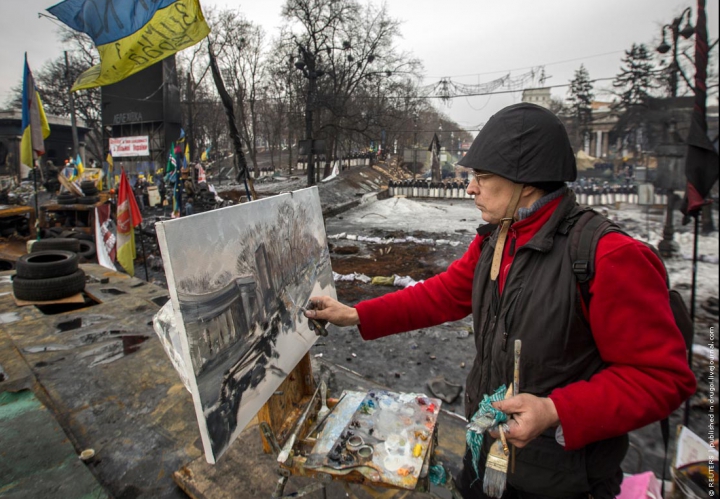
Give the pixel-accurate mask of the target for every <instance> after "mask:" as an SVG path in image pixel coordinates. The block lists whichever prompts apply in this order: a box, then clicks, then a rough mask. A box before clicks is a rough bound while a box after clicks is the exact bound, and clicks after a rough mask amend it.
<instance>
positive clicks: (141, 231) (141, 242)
mask: <svg viewBox="0 0 720 499" xmlns="http://www.w3.org/2000/svg"><path fill="white" fill-rule="evenodd" d="M140 247H141V248H142V253H143V268H144V269H145V281H146V282H150V276H149V275H148V269H147V255H146V253H145V241H144V240H143V225H142V222H140Z"/></svg>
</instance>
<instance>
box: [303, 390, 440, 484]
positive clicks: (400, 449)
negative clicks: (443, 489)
mask: <svg viewBox="0 0 720 499" xmlns="http://www.w3.org/2000/svg"><path fill="white" fill-rule="evenodd" d="M440 405H441V402H440V400H438V399H434V398H430V397H427V396H426V395H424V394H416V393H393V392H388V391H380V390H373V391H370V392H368V393H365V394H363V393H360V392H347V393H346V396H345V398H344V399H343V401H342V406H341V407H339V408H338V410H337V411H335V412H336V414H335V416H336V418H335V420H334V421H328V424H326V427H325V429H324V430H323V433H322V435H321V436H320V438H318V441H317V443H316V445H315V447H314V448H313V451H312V452H311V455H310V458H309V459H308V462H307V463H306V466H308V467H320V466H321V467H323V468H325V470H326V471H329V472H331V470H336V471H337V472H344V471H346V470H352V469H356V470H357V471H358V472H360V473H362V474H363V475H365V476H366V477H367V478H368V479H370V480H371V481H373V482H379V483H384V484H389V485H393V486H396V487H401V488H405V489H410V490H412V489H415V487H416V486H417V481H418V478H419V476H420V473H421V471H422V468H423V464H424V462H425V458H426V455H427V452H428V449H429V448H431V447H432V446H433V439H434V434H435V426H436V424H437V417H438V414H439V413H440Z"/></svg>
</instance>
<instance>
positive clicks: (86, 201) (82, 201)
mask: <svg viewBox="0 0 720 499" xmlns="http://www.w3.org/2000/svg"><path fill="white" fill-rule="evenodd" d="M98 201H100V198H99V197H98V196H85V197H81V198H78V199H77V202H78V204H95V203H97V202H98Z"/></svg>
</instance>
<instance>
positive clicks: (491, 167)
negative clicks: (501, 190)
mask: <svg viewBox="0 0 720 499" xmlns="http://www.w3.org/2000/svg"><path fill="white" fill-rule="evenodd" d="M457 164H458V165H460V166H464V167H467V168H474V169H476V170H483V171H486V172H490V173H495V174H496V175H500V176H501V177H504V178H506V179H508V180H510V181H512V182H515V183H517V184H535V183H543V182H571V181H573V180H575V179H576V178H577V167H576V165H575V154H574V153H573V150H572V147H571V146H570V139H568V135H567V132H566V131H565V127H564V126H563V124H562V122H561V121H560V120H559V119H558V117H557V116H555V114H553V113H552V111H549V110H547V109H545V108H544V107H540V106H537V105H535V104H529V103H526V102H522V103H520V104H514V105H512V106H508V107H506V108H504V109H502V110H500V111H498V112H497V113H496V114H494V115H493V116H492V117H491V118H490V120H489V121H488V122H487V123H486V124H485V126H484V127H483V129H482V130H480V133H479V134H478V136H477V137H476V138H475V140H474V141H473V143H472V146H470V150H469V151H468V153H467V154H466V155H465V156H464V157H463V158H462V159H461V160H460V161H458V163H457Z"/></svg>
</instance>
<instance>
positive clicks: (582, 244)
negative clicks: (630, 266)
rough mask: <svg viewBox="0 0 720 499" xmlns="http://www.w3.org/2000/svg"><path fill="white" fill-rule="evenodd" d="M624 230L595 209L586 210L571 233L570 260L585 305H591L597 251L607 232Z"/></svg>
mask: <svg viewBox="0 0 720 499" xmlns="http://www.w3.org/2000/svg"><path fill="white" fill-rule="evenodd" d="M611 232H620V233H623V234H624V232H623V231H622V230H621V229H620V227H618V226H617V225H616V224H615V223H614V222H612V221H610V220H608V219H607V218H605V217H603V216H602V215H600V214H599V213H597V212H596V211H594V210H586V211H584V212H583V213H582V214H581V215H580V217H579V218H578V219H577V222H576V223H575V224H574V227H572V231H571V233H570V260H571V261H572V270H573V273H574V274H575V277H576V278H577V282H578V285H579V287H580V294H581V295H582V299H583V302H584V303H585V306H586V307H587V308H588V309H589V307H590V280H591V279H592V278H593V277H594V276H595V252H596V250H597V245H598V241H600V238H601V237H603V236H604V235H605V234H609V233H611Z"/></svg>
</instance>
